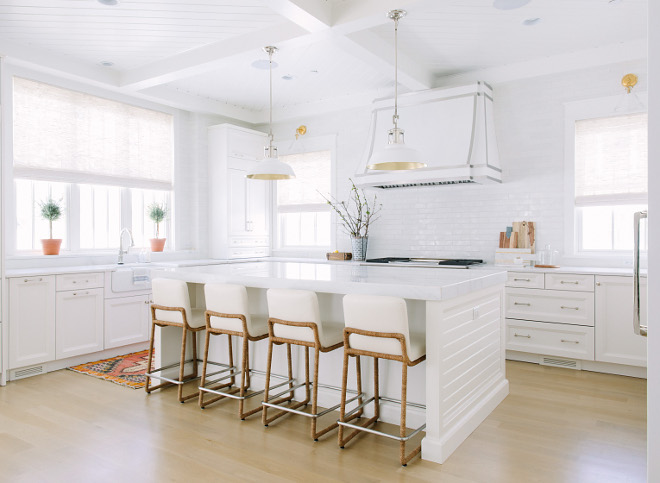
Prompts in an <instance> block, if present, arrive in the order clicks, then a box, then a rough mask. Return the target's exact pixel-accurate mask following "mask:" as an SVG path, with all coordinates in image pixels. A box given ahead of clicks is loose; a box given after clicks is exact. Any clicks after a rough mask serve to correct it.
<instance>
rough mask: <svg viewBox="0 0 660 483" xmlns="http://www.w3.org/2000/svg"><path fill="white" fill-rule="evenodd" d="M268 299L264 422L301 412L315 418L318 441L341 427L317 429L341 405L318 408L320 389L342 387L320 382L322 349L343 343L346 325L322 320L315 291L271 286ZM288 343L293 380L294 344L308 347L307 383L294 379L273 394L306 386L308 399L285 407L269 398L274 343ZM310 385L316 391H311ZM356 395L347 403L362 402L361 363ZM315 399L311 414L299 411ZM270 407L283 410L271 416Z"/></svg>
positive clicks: (285, 392) (312, 432)
mask: <svg viewBox="0 0 660 483" xmlns="http://www.w3.org/2000/svg"><path fill="white" fill-rule="evenodd" d="M266 296H267V298H268V314H269V319H268V365H267V369H266V391H265V393H264V402H263V403H262V404H263V406H264V411H263V414H262V422H263V424H264V425H265V426H268V425H269V424H270V423H271V422H273V421H274V420H276V419H277V418H279V417H281V416H283V415H285V414H286V413H287V412H289V413H294V414H298V415H301V416H305V417H308V418H311V435H312V439H314V441H318V438H319V437H321V436H323V435H324V434H326V433H327V432H328V431H331V430H333V429H334V428H336V427H337V422H336V421H335V422H333V423H332V424H330V425H328V426H326V427H325V428H323V429H321V430H319V431H317V424H316V422H317V419H318V418H320V417H322V416H323V415H325V414H328V413H330V412H332V411H334V410H336V409H337V408H339V406H340V404H337V405H336V406H333V407H331V408H328V409H325V410H323V411H320V412H319V411H318V407H317V400H318V388H319V387H324V388H328V389H335V390H341V389H340V388H338V387H334V386H328V385H322V384H319V383H318V379H319V355H320V353H321V352H330V351H333V350H335V349H338V348H340V347H341V346H342V344H343V343H342V330H343V325H342V324H337V323H328V322H323V323H321V316H320V311H319V302H318V297H317V295H316V293H315V292H311V291H308V290H290V289H274V288H272V289H269V290H268V292H267V293H266ZM274 344H278V345H279V344H286V346H287V356H288V362H289V378H290V379H293V372H292V368H291V345H298V346H303V347H305V382H304V383H300V384H295V385H294V383H295V381H292V382H291V383H290V384H289V387H288V388H287V389H286V390H285V391H283V392H280V393H279V394H276V395H274V396H272V397H273V398H278V397H280V396H282V395H283V394H287V393H288V394H289V397H292V396H293V392H294V391H295V390H296V389H298V388H300V387H302V386H305V400H303V401H298V402H295V403H293V404H291V405H288V406H284V405H282V404H280V403H279V401H270V400H269V389H268V387H269V385H270V377H271V366H272V360H273V345H274ZM310 348H313V349H314V352H315V355H314V378H313V382H312V381H310V377H309V349H310ZM310 385H311V386H312V391H311V394H310ZM351 392H352V393H354V394H355V396H354V397H353V398H352V399H350V400H349V401H347V402H349V403H350V402H352V401H355V400H356V399H358V400H359V402H360V403H361V402H362V384H361V381H360V365H359V363H358V365H357V391H351ZM310 400H311V402H312V409H311V413H307V412H303V411H300V410H298V408H300V407H301V406H306V405H307V404H309V402H310ZM268 408H279V409H280V411H279V412H277V413H276V414H275V415H274V416H272V417H270V418H269V417H268ZM361 414H362V411H361V410H360V411H357V412H356V414H355V415H354V416H353V417H355V418H358V417H360V416H361Z"/></svg>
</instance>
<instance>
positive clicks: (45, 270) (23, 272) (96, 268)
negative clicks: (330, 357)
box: [5, 257, 646, 277]
mask: <svg viewBox="0 0 660 483" xmlns="http://www.w3.org/2000/svg"><path fill="white" fill-rule="evenodd" d="M254 262H258V263H261V262H292V263H294V262H295V263H307V264H317V265H337V266H344V267H360V266H365V267H373V266H375V265H374V264H371V263H365V262H357V261H335V260H331V261H327V260H324V259H312V258H308V259H304V258H280V257H270V258H260V259H234V260H216V259H210V258H207V259H186V260H178V261H177V260H173V261H164V262H152V263H127V264H124V265H118V264H116V263H113V264H104V265H103V264H99V265H76V266H56V267H36V268H15V269H8V270H6V272H5V276H6V277H30V276H36V275H59V274H69V273H90V272H107V271H113V270H118V269H122V268H133V267H146V268H153V269H159V268H167V267H170V268H172V267H193V266H207V265H226V264H237V263H254ZM377 266H379V267H382V268H386V269H388V270H401V269H409V268H411V267H407V266H401V265H377ZM419 268H420V269H422V270H433V271H437V270H441V271H447V270H449V271H452V272H463V271H466V272H469V271H478V270H489V271H493V270H496V271H509V272H538V273H553V272H554V273H575V274H587V275H619V276H632V275H633V271H632V268H611V267H560V268H535V267H531V268H525V267H511V266H501V267H500V266H495V265H490V264H486V265H475V266H472V267H470V268H469V269H467V270H466V269H457V268H454V269H451V268H442V269H439V268H438V267H433V266H429V267H419ZM641 273H642V275H646V270H645V269H642V270H641Z"/></svg>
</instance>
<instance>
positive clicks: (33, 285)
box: [9, 275, 55, 369]
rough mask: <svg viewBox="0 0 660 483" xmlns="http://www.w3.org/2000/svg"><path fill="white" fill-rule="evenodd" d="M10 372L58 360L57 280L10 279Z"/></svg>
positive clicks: (45, 277) (43, 278)
mask: <svg viewBox="0 0 660 483" xmlns="http://www.w3.org/2000/svg"><path fill="white" fill-rule="evenodd" d="M9 298H10V303H9V369H14V368H17V367H23V366H28V365H30V364H39V363H42V362H46V361H51V360H53V359H55V277H54V276H52V275H50V276H39V277H22V278H10V279H9Z"/></svg>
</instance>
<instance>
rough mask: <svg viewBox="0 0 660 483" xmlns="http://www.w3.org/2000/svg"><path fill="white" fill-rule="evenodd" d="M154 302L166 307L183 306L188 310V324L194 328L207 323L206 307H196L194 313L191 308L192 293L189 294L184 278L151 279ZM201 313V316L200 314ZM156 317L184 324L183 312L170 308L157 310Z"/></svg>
mask: <svg viewBox="0 0 660 483" xmlns="http://www.w3.org/2000/svg"><path fill="white" fill-rule="evenodd" d="M151 289H152V291H153V298H154V303H155V304H156V305H162V306H164V307H183V309H184V310H185V312H186V319H187V320H188V325H190V327H193V328H197V327H202V326H204V325H206V322H205V320H204V309H195V310H196V311H197V312H196V313H195V314H193V310H192V309H191V308H190V295H189V294H188V284H187V283H186V282H184V281H183V280H174V279H169V278H154V279H153V280H152V281H151ZM200 313H201V316H200V315H199V314H200ZM156 318H157V319H158V320H163V321H166V322H175V323H178V324H183V317H182V316H181V312H178V311H177V312H174V311H169V310H156Z"/></svg>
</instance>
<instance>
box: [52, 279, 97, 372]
mask: <svg viewBox="0 0 660 483" xmlns="http://www.w3.org/2000/svg"><path fill="white" fill-rule="evenodd" d="M55 328H56V330H55V342H56V343H55V347H56V350H55V359H66V358H67V357H73V356H77V355H81V354H88V353H90V352H98V351H101V350H103V289H102V288H91V289H82V290H67V291H64V292H57V296H56V318H55Z"/></svg>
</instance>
